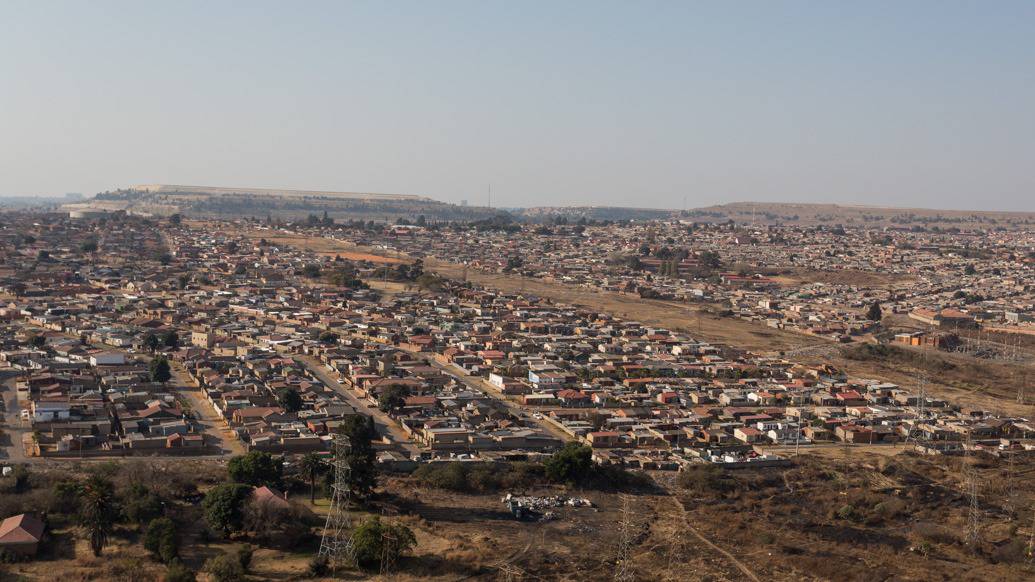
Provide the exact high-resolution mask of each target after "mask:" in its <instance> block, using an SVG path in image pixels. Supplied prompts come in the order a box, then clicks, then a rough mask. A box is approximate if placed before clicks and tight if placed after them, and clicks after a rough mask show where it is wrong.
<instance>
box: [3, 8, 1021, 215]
mask: <svg viewBox="0 0 1035 582" xmlns="http://www.w3.org/2000/svg"><path fill="white" fill-rule="evenodd" d="M1033 108H1035V1H1027V2H1007V1H994V2H979V1H974V2H949V1H944V0H940V1H937V2H919V1H908V0H896V1H892V2H877V1H869V0H867V1H865V2H832V1H815V2H777V1H759V2H711V3H708V4H705V3H696V2H689V1H687V2H604V1H600V0H594V1H590V2H532V1H527V0H520V1H519V0H514V1H511V2H488V1H471V2H461V1H446V0H442V1H435V2H428V1H421V2H383V1H379V2H344V1H341V2H315V1H304V2H268V3H267V2H255V1H251V0H249V1H237V2H218V1H213V0H206V1H204V2H185V1H180V0H178V1H176V2H147V1H132V2H130V1H125V2H106V1H96V0H90V1H87V0H81V1H77V2H58V1H52V0H29V1H25V2H12V1H8V0H0V194H3V195H13V194H62V193H65V192H83V193H87V194H92V193H94V192H97V191H100V190H105V189H109V188H116V187H125V186H129V185H132V184H138V183H151V182H159V183H178V184H206V185H226V186H270V187H295V188H307V189H338V190H359V191H376V192H399V193H416V194H425V195H428V196H433V197H435V198H439V199H443V200H449V201H459V200H461V199H465V198H466V199H468V200H470V201H471V203H472V204H475V203H484V201H485V192H486V189H487V187H488V184H489V183H491V184H492V188H493V199H494V202H495V204H496V205H505V206H533V205H545V204H590V203H595V204H609V205H629V206H652V207H669V208H678V207H680V206H681V205H682V204H683V199H684V197H685V198H686V201H687V205H688V206H696V205H704V204H711V203H718V202H731V201H743V200H772V201H833V202H842V203H859V204H888V205H895V206H927V207H939V208H976V209H1014V210H1032V211H1035V109H1033Z"/></svg>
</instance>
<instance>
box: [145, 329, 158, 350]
mask: <svg viewBox="0 0 1035 582" xmlns="http://www.w3.org/2000/svg"><path fill="white" fill-rule="evenodd" d="M161 345H162V344H161V342H160V341H158V336H156V335H155V334H154V333H152V332H147V335H146V336H144V349H146V350H147V351H149V352H151V353H152V354H153V353H155V352H156V351H158V347H159V346H161Z"/></svg>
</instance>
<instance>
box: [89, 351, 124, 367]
mask: <svg viewBox="0 0 1035 582" xmlns="http://www.w3.org/2000/svg"><path fill="white" fill-rule="evenodd" d="M125 363H126V355H125V354H120V353H118V352H98V353H96V354H93V355H91V356H90V365H91V366H121V365H122V364H125Z"/></svg>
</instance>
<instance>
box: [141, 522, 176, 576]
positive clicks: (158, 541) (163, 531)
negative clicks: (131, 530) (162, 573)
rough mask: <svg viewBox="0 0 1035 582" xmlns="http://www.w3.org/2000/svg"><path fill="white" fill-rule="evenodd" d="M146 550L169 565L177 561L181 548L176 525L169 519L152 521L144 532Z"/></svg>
mask: <svg viewBox="0 0 1035 582" xmlns="http://www.w3.org/2000/svg"><path fill="white" fill-rule="evenodd" d="M144 548H145V549H146V550H147V551H149V552H151V553H152V554H154V555H155V556H157V557H158V558H159V559H160V560H161V561H162V562H164V563H166V564H169V563H172V561H173V560H175V559H176V557H177V554H178V552H179V547H178V544H177V542H176V525H175V524H174V523H173V521H172V520H171V519H169V518H168V517H159V518H157V519H153V520H151V523H149V524H148V526H147V531H146V532H144Z"/></svg>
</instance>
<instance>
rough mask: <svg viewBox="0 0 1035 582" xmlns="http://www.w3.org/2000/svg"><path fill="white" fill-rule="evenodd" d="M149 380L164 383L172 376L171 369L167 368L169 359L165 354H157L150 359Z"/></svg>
mask: <svg viewBox="0 0 1035 582" xmlns="http://www.w3.org/2000/svg"><path fill="white" fill-rule="evenodd" d="M150 371H151V381H152V382H161V383H163V384H164V383H166V382H168V381H169V379H170V378H172V371H171V369H170V368H169V360H168V359H166V357H165V356H158V357H156V358H152V359H151V364H150Z"/></svg>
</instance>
